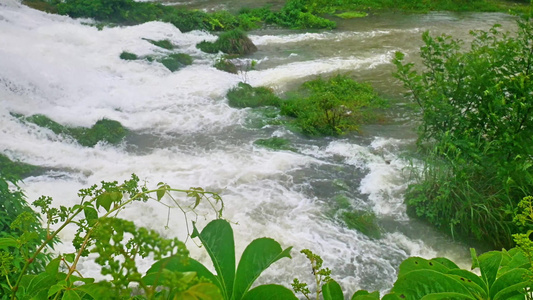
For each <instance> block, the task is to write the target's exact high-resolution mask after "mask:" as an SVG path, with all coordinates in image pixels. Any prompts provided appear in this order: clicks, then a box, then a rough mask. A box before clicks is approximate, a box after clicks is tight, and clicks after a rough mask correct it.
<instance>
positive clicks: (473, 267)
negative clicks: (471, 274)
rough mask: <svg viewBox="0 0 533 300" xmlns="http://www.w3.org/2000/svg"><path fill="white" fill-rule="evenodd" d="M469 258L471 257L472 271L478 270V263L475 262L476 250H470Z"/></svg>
mask: <svg viewBox="0 0 533 300" xmlns="http://www.w3.org/2000/svg"><path fill="white" fill-rule="evenodd" d="M470 256H471V257H472V270H474V269H475V268H479V261H478V260H477V253H476V249H474V248H470Z"/></svg>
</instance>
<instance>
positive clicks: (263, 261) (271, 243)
mask: <svg viewBox="0 0 533 300" xmlns="http://www.w3.org/2000/svg"><path fill="white" fill-rule="evenodd" d="M291 249H292V247H289V248H287V249H285V250H282V248H281V246H280V244H279V243H278V242H276V241H275V240H273V239H270V238H260V239H256V240H254V241H252V242H251V243H250V244H249V245H248V246H247V247H246V249H245V250H244V252H243V254H242V257H241V260H240V262H239V266H238V267H237V273H236V275H235V285H234V287H235V288H234V291H233V297H234V298H235V299H237V300H238V299H241V298H242V296H243V295H244V294H245V293H246V292H247V291H248V289H250V287H251V286H252V284H253V283H254V281H255V280H256V279H257V277H259V275H260V274H261V273H262V272H263V271H264V270H266V269H267V268H268V267H269V266H270V265H271V264H273V263H274V262H276V261H278V260H279V259H281V258H283V257H288V258H290V257H291V256H290V251H291Z"/></svg>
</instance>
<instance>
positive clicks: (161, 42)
mask: <svg viewBox="0 0 533 300" xmlns="http://www.w3.org/2000/svg"><path fill="white" fill-rule="evenodd" d="M144 40H147V41H148V42H149V43H150V44H152V45H155V46H157V47H161V48H163V49H167V50H172V49H174V45H173V44H172V42H171V41H169V40H159V41H154V40H150V39H144Z"/></svg>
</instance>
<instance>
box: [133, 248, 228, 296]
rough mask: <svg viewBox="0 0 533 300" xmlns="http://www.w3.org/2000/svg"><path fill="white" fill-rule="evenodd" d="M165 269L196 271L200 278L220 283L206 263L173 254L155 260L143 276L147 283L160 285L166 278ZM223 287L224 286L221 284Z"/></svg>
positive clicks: (143, 280) (144, 281)
mask: <svg viewBox="0 0 533 300" xmlns="http://www.w3.org/2000/svg"><path fill="white" fill-rule="evenodd" d="M164 269H166V270H169V271H171V272H181V273H183V272H196V275H197V277H198V278H202V277H203V278H205V279H207V280H209V281H211V282H212V283H214V284H217V285H220V282H219V280H218V278H217V277H216V276H215V275H213V273H211V272H210V271H209V270H208V269H207V268H206V267H205V266H204V265H202V264H201V263H200V262H198V261H196V260H194V259H192V258H187V259H185V258H183V257H178V256H171V257H167V258H163V259H161V260H159V261H157V262H155V263H154V264H153V265H152V266H151V267H150V269H149V270H148V271H147V272H146V276H144V277H143V278H142V282H143V283H144V284H146V285H156V286H158V285H160V284H159V283H160V282H162V281H163V279H164V278H165V275H164V273H163V272H162V271H163V270H164ZM219 288H220V289H222V286H219Z"/></svg>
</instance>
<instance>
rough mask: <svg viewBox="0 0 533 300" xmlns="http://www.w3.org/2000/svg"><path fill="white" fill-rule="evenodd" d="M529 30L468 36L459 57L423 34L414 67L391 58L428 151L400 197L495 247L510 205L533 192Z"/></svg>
mask: <svg viewBox="0 0 533 300" xmlns="http://www.w3.org/2000/svg"><path fill="white" fill-rule="evenodd" d="M532 26H533V25H532V22H531V20H529V19H521V20H519V21H518V33H517V35H511V34H509V33H504V32H501V31H500V30H499V29H498V27H499V26H494V27H493V28H492V29H490V30H489V31H472V32H471V35H472V37H473V41H472V43H471V46H470V49H469V50H468V51H463V50H462V49H463V47H462V44H463V43H462V42H461V41H458V40H454V39H452V37H450V36H446V35H443V36H439V37H431V36H430V35H429V33H427V32H426V33H424V34H423V37H422V38H423V40H424V43H425V46H423V47H422V48H421V54H420V55H421V58H422V61H423V63H422V64H423V67H424V68H423V69H422V71H417V70H415V69H414V64H413V63H405V64H404V63H403V61H404V55H403V54H401V53H398V54H397V56H396V59H395V60H394V63H395V64H396V66H397V70H398V71H397V73H396V76H397V77H398V78H399V79H400V80H401V81H402V82H403V83H404V85H405V87H407V88H408V89H409V91H410V93H411V95H412V97H413V99H414V101H415V103H416V104H417V105H418V107H419V108H420V113H421V117H422V121H421V124H420V126H419V140H418V144H419V148H420V149H421V150H422V151H424V150H425V149H430V150H429V151H425V154H426V163H425V168H424V169H423V173H422V174H420V173H418V174H415V176H416V177H415V178H417V179H418V180H417V182H416V183H415V184H413V185H411V186H410V187H409V189H408V192H407V195H406V202H407V204H408V205H409V206H410V207H411V209H410V211H414V212H415V213H416V215H417V216H419V217H422V218H424V219H426V220H428V221H429V222H431V223H432V224H434V225H436V226H437V227H440V228H449V229H450V230H451V232H452V234H455V235H459V236H463V237H468V238H471V237H473V238H476V239H478V240H483V241H487V242H489V243H491V244H492V245H493V246H494V247H496V248H499V247H509V246H511V245H512V237H511V233H512V232H516V231H517V228H515V227H514V224H513V223H512V218H513V214H514V210H515V208H516V204H517V201H516V199H521V198H522V197H524V196H526V195H528V194H531V193H532V192H533V168H532V164H531V159H530V158H531V155H532V154H533V148H532V147H531V143H530V137H531V136H532V135H533V103H532V102H531V101H530V94H531V93H532V92H533V84H532V82H531V72H532V68H533V67H532V66H533V64H532V63H531V62H532V61H533V52H532V51H530V50H531V49H530V48H531V47H530V46H529V45H531V43H532V42H533V33H532V32H533V30H532ZM414 172H415V173H417V171H416V169H415V170H414Z"/></svg>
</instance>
